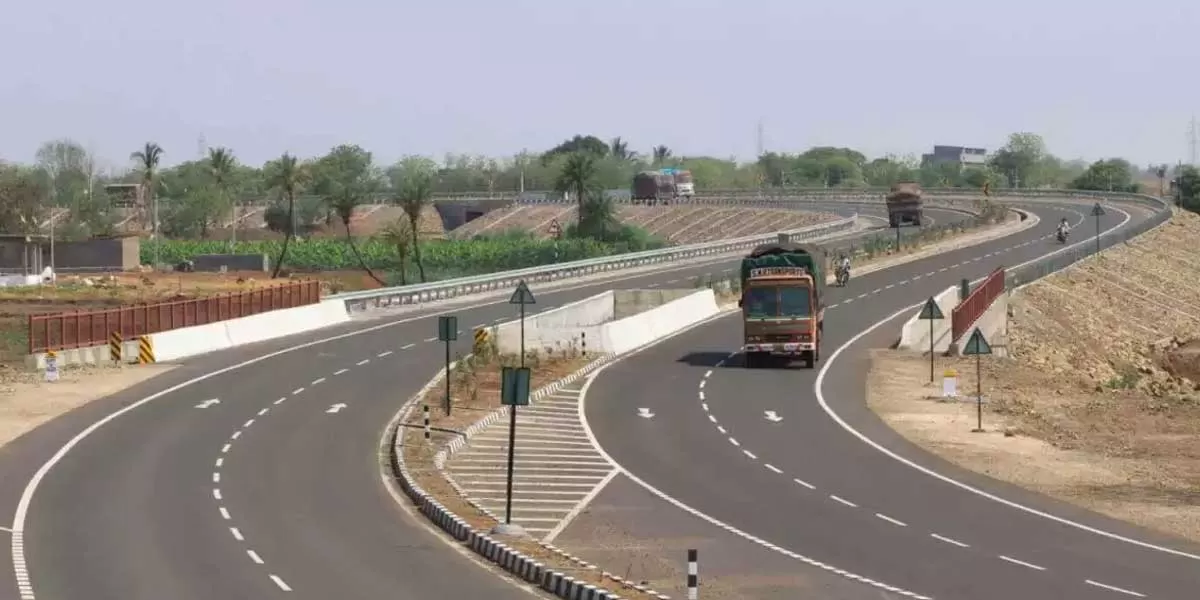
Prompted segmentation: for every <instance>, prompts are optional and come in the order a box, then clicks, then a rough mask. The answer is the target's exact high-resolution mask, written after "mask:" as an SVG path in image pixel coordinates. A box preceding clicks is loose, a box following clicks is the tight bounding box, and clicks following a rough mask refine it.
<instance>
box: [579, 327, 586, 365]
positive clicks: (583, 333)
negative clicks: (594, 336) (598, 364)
mask: <svg viewBox="0 0 1200 600" xmlns="http://www.w3.org/2000/svg"><path fill="white" fill-rule="evenodd" d="M579 347H580V349H581V350H582V351H583V357H584V358H587V332H586V331H581V332H579Z"/></svg>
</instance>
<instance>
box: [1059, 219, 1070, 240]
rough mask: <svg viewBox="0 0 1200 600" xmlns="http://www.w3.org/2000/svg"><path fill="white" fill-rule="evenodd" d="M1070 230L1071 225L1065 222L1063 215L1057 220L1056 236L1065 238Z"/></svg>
mask: <svg viewBox="0 0 1200 600" xmlns="http://www.w3.org/2000/svg"><path fill="white" fill-rule="evenodd" d="M1070 232H1071V225H1070V224H1068V223H1067V218H1066V217H1063V218H1062V220H1061V221H1059V222H1058V237H1059V239H1064V240H1065V239H1067V234H1068V233H1070Z"/></svg>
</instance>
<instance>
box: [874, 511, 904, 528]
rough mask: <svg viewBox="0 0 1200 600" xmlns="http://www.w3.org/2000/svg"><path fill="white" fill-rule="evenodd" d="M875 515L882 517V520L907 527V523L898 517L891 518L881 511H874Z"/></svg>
mask: <svg viewBox="0 0 1200 600" xmlns="http://www.w3.org/2000/svg"><path fill="white" fill-rule="evenodd" d="M875 516H876V517H879V518H880V519H883V520H884V521H887V522H888V523H891V524H893V525H899V526H900V527H908V523H905V522H904V521H901V520H899V519H893V518H891V517H889V516H887V515H885V514H883V513H875Z"/></svg>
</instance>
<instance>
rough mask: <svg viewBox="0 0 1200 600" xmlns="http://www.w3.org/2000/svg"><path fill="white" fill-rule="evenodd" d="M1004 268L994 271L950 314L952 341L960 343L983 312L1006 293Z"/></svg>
mask: <svg viewBox="0 0 1200 600" xmlns="http://www.w3.org/2000/svg"><path fill="white" fill-rule="evenodd" d="M1004 273H1005V271H1004V267H1000V268H998V269H996V270H995V271H992V273H991V274H990V275H988V276H987V278H986V279H984V280H983V282H982V283H980V284H979V285H978V286H976V287H975V289H973V290H971V293H970V294H968V295H967V297H966V298H964V299H963V301H962V302H960V303H958V306H955V307H954V310H953V311H952V312H951V313H950V339H951V341H958V340H959V339H960V338H962V336H963V335H964V334H965V333H966V332H967V328H968V327H970V326H971V324H972V323H974V322H975V321H977V320H979V317H980V316H982V315H983V311H985V310H987V309H988V307H989V306H991V305H992V302H994V301H995V300H996V298H998V297H999V296H1000V294H1003V293H1004V281H1005V278H1004Z"/></svg>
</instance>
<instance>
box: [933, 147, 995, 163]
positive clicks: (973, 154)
mask: <svg viewBox="0 0 1200 600" xmlns="http://www.w3.org/2000/svg"><path fill="white" fill-rule="evenodd" d="M948 162H951V163H958V164H960V165H962V166H964V167H982V166H984V165H985V164H986V163H987V150H986V149H984V148H967V147H964V146H934V147H933V152H931V153H929V154H922V155H921V164H922V165H936V164H941V163H948Z"/></svg>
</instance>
